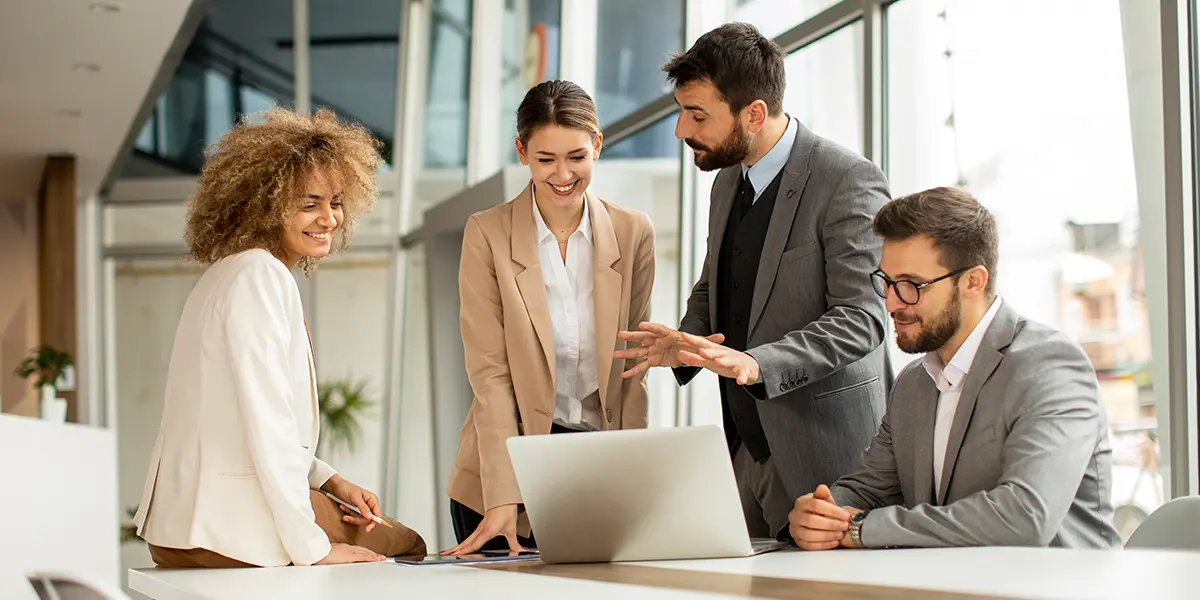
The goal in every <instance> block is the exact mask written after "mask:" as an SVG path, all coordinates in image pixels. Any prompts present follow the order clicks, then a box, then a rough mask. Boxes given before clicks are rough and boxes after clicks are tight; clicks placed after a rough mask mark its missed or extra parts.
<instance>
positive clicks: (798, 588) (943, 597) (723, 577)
mask: <svg viewBox="0 0 1200 600" xmlns="http://www.w3.org/2000/svg"><path fill="white" fill-rule="evenodd" d="M474 566H476V567H478V568H481V569H496V570H502V571H511V572H515V573H524V574H532V575H546V576H551V577H566V578H569V579H586V580H588V581H600V582H605V583H623V584H627V585H636V586H641V587H652V588H661V589H669V590H680V591H688V592H708V593H712V594H728V595H731V596H740V597H744V598H771V599H775V598H788V599H799V600H831V599H833V598H838V599H846V600H1003V597H1002V596H980V595H976V594H959V593H954V592H942V591H934V590H919V589H911V588H900V587H888V586H881V585H856V584H851V583H838V582H831V581H813V580H808V579H787V578H783V577H765V576H761V575H742V574H737V573H714V572H707V571H693V570H689V569H670V568H660V567H647V566H644V565H633V564H623V563H597V564H576V565H551V564H545V563H540V562H528V563H495V564H484V565H474Z"/></svg>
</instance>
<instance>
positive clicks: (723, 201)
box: [708, 165, 742, 327]
mask: <svg viewBox="0 0 1200 600" xmlns="http://www.w3.org/2000/svg"><path fill="white" fill-rule="evenodd" d="M741 169H742V167H741V166H739V165H735V166H733V167H730V168H729V169H725V170H724V171H722V172H721V173H720V174H718V175H717V178H716V179H715V180H714V181H713V191H712V198H713V203H712V206H710V207H709V210H710V211H712V212H711V214H710V219H709V223H710V226H709V230H708V239H709V244H708V298H709V300H708V322H709V323H712V324H713V325H712V326H713V327H716V326H717V325H716V323H717V302H714V301H713V299H714V298H716V291H717V290H718V289H720V288H718V287H717V274H718V273H719V272H720V269H718V268H717V267H718V265H719V264H720V262H721V244H722V242H724V239H725V226H726V225H728V224H729V213H730V212H732V211H733V202H734V200H735V198H736V196H737V192H738V182H739V181H740V177H741V175H740V173H741ZM726 173H729V175H725V174H726ZM722 175H725V176H724V177H722Z"/></svg>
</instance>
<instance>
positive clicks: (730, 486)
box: [508, 426, 787, 563]
mask: <svg viewBox="0 0 1200 600" xmlns="http://www.w3.org/2000/svg"><path fill="white" fill-rule="evenodd" d="M508 452H509V455H510V456H511V457H512V464H513V468H514V469H515V470H516V474H517V484H518V485H519V486H520V488H521V497H522V499H523V500H524V502H525V510H526V511H527V512H528V513H529V521H530V524H531V525H532V526H533V532H534V537H535V538H536V539H537V546H538V551H539V552H540V554H541V557H542V560H543V561H545V562H552V563H576V562H617V561H642V560H661V559H690V558H724V557H737V556H751V555H754V554H759V553H761V552H766V551H769V550H776V549H779V548H783V547H785V546H786V545H787V543H786V542H776V541H774V540H751V539H750V536H749V534H748V533H747V529H746V521H745V517H744V516H743V514H742V505H741V501H740V500H739V498H738V491H737V484H736V483H735V482H734V479H733V464H732V462H731V461H730V460H729V450H728V449H727V447H726V442H725V434H724V432H722V431H721V429H720V428H718V427H712V426H704V427H680V428H667V429H639V430H625V431H605V432H592V433H569V434H558V435H536V436H517V437H511V438H509V439H508Z"/></svg>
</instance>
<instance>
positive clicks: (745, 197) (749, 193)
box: [735, 173, 754, 222]
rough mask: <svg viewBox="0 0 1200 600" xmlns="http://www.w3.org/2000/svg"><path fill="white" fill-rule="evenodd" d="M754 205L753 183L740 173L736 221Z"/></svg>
mask: <svg viewBox="0 0 1200 600" xmlns="http://www.w3.org/2000/svg"><path fill="white" fill-rule="evenodd" d="M752 206H754V184H753V183H750V178H749V177H747V176H746V174H745V173H742V182H741V183H740V184H739V185H738V196H737V204H736V206H735V210H736V212H737V215H738V221H739V222H740V221H741V220H742V217H745V216H746V213H748V212H750V208H751V207H752Z"/></svg>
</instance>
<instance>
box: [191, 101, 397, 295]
mask: <svg viewBox="0 0 1200 600" xmlns="http://www.w3.org/2000/svg"><path fill="white" fill-rule="evenodd" d="M381 146H382V144H381V143H380V142H379V140H376V139H375V138H373V137H371V134H370V133H368V132H367V130H366V129H364V128H363V127H362V126H360V125H345V124H342V123H340V122H338V120H337V116H336V115H334V113H333V111H330V110H328V109H324V108H323V109H319V110H317V112H316V113H315V114H314V115H312V116H311V117H310V116H305V115H300V114H297V113H295V112H293V111H290V110H287V109H283V108H279V107H275V108H271V109H269V110H267V111H266V112H265V113H264V114H263V115H261V120H255V121H254V122H252V121H251V120H250V119H249V118H245V117H244V118H243V119H242V120H241V121H240V122H239V123H238V124H237V125H236V126H235V127H234V128H233V129H231V130H230V131H229V132H228V133H226V134H225V135H224V136H222V137H221V139H220V141H218V142H217V143H216V144H214V145H213V146H211V147H210V148H208V150H207V151H206V152H205V155H206V160H205V163H204V168H203V169H202V170H201V171H200V178H199V181H198V182H197V183H196V190H195V192H193V193H192V195H191V197H189V198H188V201H187V230H186V232H185V233H184V238H183V239H184V242H185V243H187V245H188V253H187V256H186V258H187V259H189V260H193V261H196V262H198V263H201V264H206V265H207V264H212V263H214V262H217V261H218V260H221V259H222V258H225V257H226V256H229V255H232V254H236V253H238V252H242V251H244V250H250V249H252V248H262V249H265V250H267V251H269V252H271V253H272V254H275V255H276V256H281V255H282V244H283V225H284V223H285V222H286V221H287V219H289V218H291V216H292V215H294V214H295V213H296V211H297V210H299V207H300V198H299V194H301V193H303V192H302V191H301V190H299V189H298V188H300V187H301V186H303V185H304V184H305V180H306V178H307V177H308V176H309V175H310V174H311V173H313V172H314V171H324V172H325V173H326V174H327V175H328V176H331V177H333V178H334V179H336V180H337V181H339V182H340V183H341V184H342V186H343V187H342V211H343V216H342V218H343V222H342V223H341V224H340V225H339V226H338V228H337V233H336V238H335V240H334V245H333V247H334V249H335V250H345V249H346V248H347V247H348V246H349V245H350V240H351V238H353V237H354V224H355V221H356V219H357V218H358V217H359V216H360V215H362V214H363V213H364V212H366V211H367V210H368V209H369V208H370V207H371V205H372V204H374V203H375V200H376V198H377V197H378V191H377V189H376V185H377V184H376V172H377V171H378V169H379V166H380V165H381V164H382V163H383V159H382V157H380V155H379V148H380V147H381ZM314 264H315V261H314V259H312V258H309V257H306V258H304V259H303V260H302V261H301V266H302V267H304V270H305V273H308V271H309V270H310V268H311V267H312V266H313V265H314Z"/></svg>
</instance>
